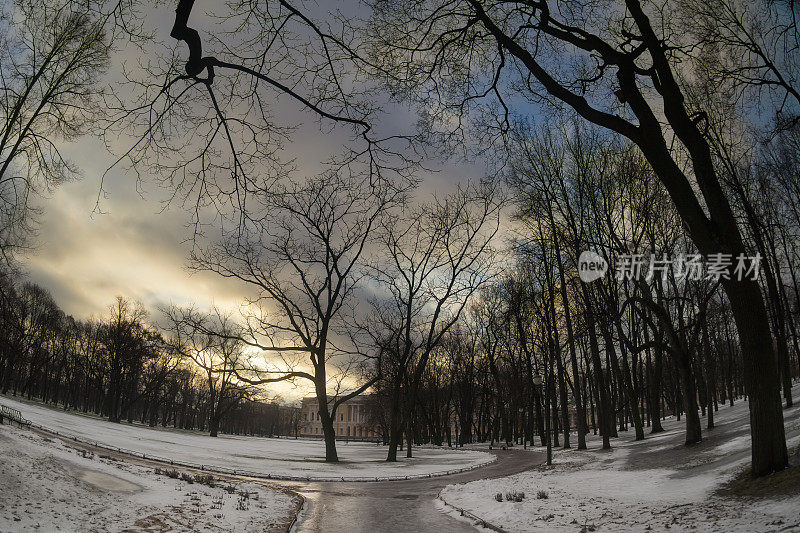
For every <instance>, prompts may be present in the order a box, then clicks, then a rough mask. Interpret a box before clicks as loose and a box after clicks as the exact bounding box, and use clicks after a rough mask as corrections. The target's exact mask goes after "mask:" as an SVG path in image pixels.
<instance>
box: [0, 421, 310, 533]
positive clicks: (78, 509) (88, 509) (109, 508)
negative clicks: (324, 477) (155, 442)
mask: <svg viewBox="0 0 800 533" xmlns="http://www.w3.org/2000/svg"><path fill="white" fill-rule="evenodd" d="M0 472H2V488H0V531H4V532H6V531H8V532H10V531H15V532H16V531H31V530H33V531H48V532H49V531H75V532H77V531H209V530H215V531H252V532H256V531H259V532H261V531H285V528H286V526H287V524H288V523H289V522H290V520H292V519H293V517H294V512H295V508H296V506H297V505H298V504H299V501H298V500H297V499H296V498H297V497H296V496H293V495H291V494H289V493H286V492H283V491H281V490H278V489H273V488H270V487H267V486H263V485H258V484H252V483H243V484H231V483H227V482H220V481H219V480H215V481H212V482H211V484H212V485H213V486H210V485H209V484H202V483H199V482H195V481H193V482H192V483H189V482H188V481H186V480H180V479H172V478H170V477H167V476H166V475H164V474H157V473H156V472H155V471H154V469H152V468H145V467H143V466H135V465H131V464H128V463H124V462H120V461H115V460H112V459H110V458H108V457H103V456H97V455H93V454H90V453H85V452H80V451H79V450H77V449H74V448H71V447H70V446H69V444H68V443H66V444H65V443H63V442H62V441H60V440H59V439H47V438H44V437H42V436H40V435H38V434H36V433H34V432H32V431H29V430H27V429H20V428H18V427H16V426H14V427H12V426H9V425H3V426H0Z"/></svg>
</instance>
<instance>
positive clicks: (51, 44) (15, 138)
mask: <svg viewBox="0 0 800 533" xmlns="http://www.w3.org/2000/svg"><path fill="white" fill-rule="evenodd" d="M95 15H96V13H95V12H94V11H93V10H88V9H87V7H86V6H83V5H81V4H80V3H78V2H72V1H69V0H55V1H52V0H49V1H46V2H33V1H28V0H17V1H15V2H4V3H3V5H2V7H0V35H1V37H0V254H2V255H3V259H4V261H5V262H6V263H10V262H11V261H12V259H13V255H14V252H15V250H17V249H18V248H20V247H22V246H25V241H26V237H28V236H30V235H31V233H32V232H33V231H34V229H35V224H34V220H33V218H32V217H34V216H35V214H36V212H37V209H36V208H35V203H34V196H36V195H38V194H43V193H47V192H48V191H50V190H51V189H52V188H53V187H55V186H57V185H58V184H60V183H62V182H64V181H68V180H71V179H74V178H76V177H77V176H78V175H79V174H80V170H79V168H78V166H77V165H75V164H74V163H73V162H71V161H69V160H68V159H67V158H66V157H65V156H64V155H63V154H62V149H63V145H62V144H61V143H60V142H61V141H70V140H73V139H75V138H77V137H79V136H81V135H83V134H84V133H87V132H88V131H90V130H91V129H92V127H93V123H94V121H95V120H97V118H98V117H100V116H102V114H103V107H102V105H100V104H101V102H100V98H101V96H102V94H103V90H102V87H101V85H100V84H99V79H100V77H101V75H102V74H103V72H104V71H105V69H106V67H107V65H108V56H109V49H110V44H109V39H108V36H107V35H106V31H105V29H104V22H105V21H104V20H103V19H100V18H98V17H96V16H95Z"/></svg>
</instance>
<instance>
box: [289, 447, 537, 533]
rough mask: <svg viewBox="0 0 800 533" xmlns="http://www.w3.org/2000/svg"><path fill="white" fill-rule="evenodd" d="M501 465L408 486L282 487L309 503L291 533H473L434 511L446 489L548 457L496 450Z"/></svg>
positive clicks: (403, 483)
mask: <svg viewBox="0 0 800 533" xmlns="http://www.w3.org/2000/svg"><path fill="white" fill-rule="evenodd" d="M490 453H494V454H495V455H496V456H497V461H495V462H493V463H491V464H489V465H487V466H484V467H481V468H477V469H475V470H470V471H468V472H462V473H460V474H453V475H451V476H440V477H433V478H424V479H413V480H408V481H382V482H359V483H354V482H349V483H348V482H345V483H342V482H335V483H331V482H288V481H287V482H281V483H279V484H280V485H281V486H285V487H286V488H288V489H290V490H292V491H294V492H297V493H299V494H301V495H302V496H303V497H304V498H305V505H304V507H303V510H302V512H301V513H300V516H299V517H298V521H297V523H296V524H295V527H294V528H293V531H296V532H298V533H305V532H315V533H316V532H331V533H334V532H336V533H338V532H347V533H356V532H361V531H364V532H370V533H372V532H379V533H394V532H406V531H408V532H418V531H419V532H421V531H431V532H436V533H450V532H451V531H453V532H458V531H472V532H474V531H475V528H474V527H473V526H472V525H471V524H470V523H469V522H468V521H465V520H459V519H456V518H453V517H452V516H450V515H449V514H446V513H443V512H441V511H440V510H439V509H438V508H437V505H436V499H437V497H438V495H439V491H440V490H441V489H442V488H444V487H445V486H446V485H451V484H454V483H466V482H469V481H475V480H477V479H487V478H494V477H502V476H508V475H511V474H516V473H518V472H522V471H524V470H528V469H529V468H531V467H533V466H535V465H538V464H541V463H542V462H543V461H544V457H545V455H544V454H543V453H541V452H535V451H526V450H514V449H512V450H493V451H492V452H490Z"/></svg>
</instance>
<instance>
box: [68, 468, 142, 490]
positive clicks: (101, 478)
mask: <svg viewBox="0 0 800 533" xmlns="http://www.w3.org/2000/svg"><path fill="white" fill-rule="evenodd" d="M80 479H81V481H84V482H86V483H89V484H90V485H93V486H95V487H97V488H98V489H103V490H109V491H113V492H138V491H140V490H141V489H142V487H140V486H139V485H137V484H136V483H131V482H130V481H125V480H124V479H122V478H118V477H117V476H112V475H110V474H104V473H103V472H98V471H96V470H84V471H83V472H82V473H81V475H80Z"/></svg>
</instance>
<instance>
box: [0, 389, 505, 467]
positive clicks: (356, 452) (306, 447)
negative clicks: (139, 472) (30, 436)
mask: <svg viewBox="0 0 800 533" xmlns="http://www.w3.org/2000/svg"><path fill="white" fill-rule="evenodd" d="M0 404H4V405H7V406H9V407H13V408H15V409H19V410H20V411H21V412H22V415H23V416H24V417H25V418H27V419H28V420H30V421H31V422H33V423H34V424H37V425H39V426H41V427H43V428H46V429H48V430H51V431H55V432H58V433H60V434H62V435H66V436H70V437H76V438H77V439H78V440H81V441H84V442H89V443H92V444H94V443H98V444H100V445H103V446H106V447H111V448H115V449H117V448H121V449H123V450H130V451H133V452H135V453H136V454H138V455H142V454H145V455H146V456H147V457H148V458H157V459H162V460H168V461H169V460H172V461H175V462H180V463H183V464H189V465H203V466H204V467H205V468H206V469H212V470H213V469H216V470H219V471H223V472H231V473H233V472H234V471H235V473H237V474H247V473H250V474H255V475H261V476H267V475H268V476H272V477H274V478H302V479H309V480H358V479H367V478H369V479H375V478H380V479H396V478H399V479H404V478H406V477H417V476H427V475H436V474H443V473H446V472H451V471H458V470H464V469H469V468H475V467H478V466H480V465H484V464H487V463H490V462H492V461H494V460H495V456H494V455H492V454H489V453H485V452H479V451H461V450H458V451H456V450H447V449H430V448H423V449H419V450H416V451H415V453H414V455H415V457H414V458H412V459H406V458H405V457H400V458H399V460H398V462H396V463H387V462H386V461H385V459H386V452H387V448H386V447H385V446H377V445H376V444H371V443H354V442H351V443H345V442H343V441H338V442H337V443H336V448H337V451H338V454H339V460H340V462H339V463H338V464H330V463H326V462H325V461H324V458H325V446H324V443H323V442H322V441H321V440H306V439H297V440H295V439H268V438H258V437H240V436H233V435H220V436H219V437H209V436H208V435H202V434H199V433H196V432H185V431H174V430H169V429H157V428H149V427H146V426H142V425H138V424H134V425H131V424H112V423H110V422H107V421H105V420H101V419H98V418H94V417H88V416H81V415H77V414H72V413H68V412H64V411H63V410H60V409H54V408H52V407H49V406H43V405H40V404H35V403H31V402H22V401H18V400H15V399H13V398H10V397H7V396H0ZM399 455H402V454H399Z"/></svg>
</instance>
